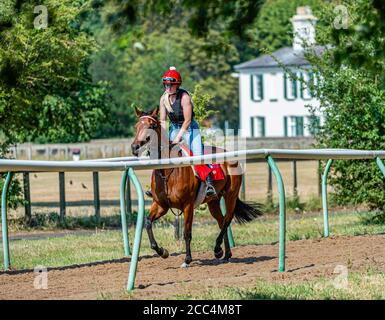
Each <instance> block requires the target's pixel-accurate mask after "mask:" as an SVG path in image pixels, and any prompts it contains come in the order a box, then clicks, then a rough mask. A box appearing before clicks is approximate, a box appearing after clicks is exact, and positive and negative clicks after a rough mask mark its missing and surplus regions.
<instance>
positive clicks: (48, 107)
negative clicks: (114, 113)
mask: <svg viewBox="0 0 385 320" xmlns="http://www.w3.org/2000/svg"><path fill="white" fill-rule="evenodd" d="M41 4H44V5H46V7H47V9H48V18H49V19H48V27H47V28H43V29H39V28H36V26H34V21H35V19H36V15H35V14H34V8H35V1H24V2H19V1H13V6H12V5H11V2H10V1H7V2H5V3H4V9H5V10H11V11H12V10H14V14H13V15H10V16H8V18H7V19H5V20H4V18H3V19H2V20H1V23H2V24H1V28H0V30H1V31H0V132H1V135H2V136H4V137H5V139H6V141H5V142H4V143H5V144H8V145H9V144H10V143H14V142H16V141H17V142H23V141H25V140H35V139H39V140H40V141H46V142H51V141H55V142H57V141H61V142H70V141H72V142H76V141H82V140H87V139H89V138H90V137H91V136H92V133H93V131H94V130H95V128H96V126H97V124H98V122H100V121H103V120H104V119H105V113H106V108H105V106H106V105H107V103H106V102H107V99H108V96H107V90H108V87H107V85H106V84H105V83H93V81H92V79H91V77H90V75H89V74H88V71H87V67H88V65H89V57H90V54H91V53H92V52H93V51H94V50H95V49H96V46H95V43H94V41H93V40H92V39H91V38H89V37H88V36H87V35H86V34H85V33H84V32H81V31H80V30H79V27H78V15H79V13H80V12H81V11H82V10H86V9H87V1H85V0H77V1H70V0H65V1H58V0H46V1H41ZM0 6H3V4H1V5H0ZM2 9H3V8H0V11H1V12H3V10H2ZM16 9H17V10H16Z"/></svg>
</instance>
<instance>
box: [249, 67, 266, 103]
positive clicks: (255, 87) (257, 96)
mask: <svg viewBox="0 0 385 320" xmlns="http://www.w3.org/2000/svg"><path fill="white" fill-rule="evenodd" d="M250 95H251V100H252V101H255V102H259V101H262V100H263V75H262V74H252V75H251V76H250Z"/></svg>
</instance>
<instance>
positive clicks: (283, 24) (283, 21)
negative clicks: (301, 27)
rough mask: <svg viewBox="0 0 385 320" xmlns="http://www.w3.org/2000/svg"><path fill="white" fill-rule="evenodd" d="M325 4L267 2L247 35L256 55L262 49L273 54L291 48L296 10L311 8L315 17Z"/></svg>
mask: <svg viewBox="0 0 385 320" xmlns="http://www.w3.org/2000/svg"><path fill="white" fill-rule="evenodd" d="M323 2H324V1H322V0H291V1H287V0H267V1H265V2H264V4H263V5H262V7H261V10H260V12H259V15H258V17H257V18H256V19H255V22H254V23H253V24H252V25H251V26H250V27H249V28H248V29H247V35H248V36H249V37H250V39H251V41H250V47H251V48H252V49H253V50H254V52H256V53H259V52H261V50H262V49H263V50H266V51H269V52H273V51H275V50H277V49H280V48H282V47H291V46H292V42H293V25H292V23H291V21H290V19H291V18H292V17H293V16H294V15H295V14H296V8H297V7H299V6H306V5H307V6H310V7H311V9H312V11H313V15H315V16H317V12H318V11H319V9H320V7H321V4H322V3H323ZM316 35H317V32H316ZM250 58H251V57H250Z"/></svg>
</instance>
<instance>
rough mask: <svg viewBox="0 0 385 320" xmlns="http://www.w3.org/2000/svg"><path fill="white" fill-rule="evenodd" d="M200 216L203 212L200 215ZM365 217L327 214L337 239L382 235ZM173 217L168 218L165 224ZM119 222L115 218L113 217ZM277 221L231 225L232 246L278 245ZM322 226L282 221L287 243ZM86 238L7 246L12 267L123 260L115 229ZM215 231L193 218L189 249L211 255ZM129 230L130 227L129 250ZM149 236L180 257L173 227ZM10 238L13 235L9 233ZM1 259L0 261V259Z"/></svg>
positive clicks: (160, 227)
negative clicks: (285, 223) (363, 221)
mask: <svg viewBox="0 0 385 320" xmlns="http://www.w3.org/2000/svg"><path fill="white" fill-rule="evenodd" d="M203 215H204V214H203V213H202V216H203ZM366 215H368V213H344V212H341V213H333V214H331V215H330V232H331V235H332V236H336V235H360V234H378V233H382V232H383V226H382V225H379V224H371V225H365V224H363V223H362V222H361V219H362V217H363V216H366ZM172 218H173V216H171V215H170V219H172ZM117 219H118V218H117ZM278 227H279V225H278V217H277V216H276V215H266V216H264V217H262V218H260V219H259V220H257V221H254V222H252V223H250V224H246V225H239V224H233V225H232V229H233V234H234V240H235V243H236V245H237V246H240V245H248V244H266V243H273V242H277V241H278ZM322 228H323V221H322V217H321V215H320V214H316V215H314V214H311V215H309V214H291V215H289V216H288V219H287V239H288V240H291V241H295V240H300V239H314V238H319V237H321V236H322V232H323V229H322ZM94 230H95V232H94V233H92V234H88V235H76V234H71V235H66V236H64V237H58V238H46V239H39V240H15V241H12V240H11V241H10V252H11V262H12V267H13V268H15V269H33V268H34V267H35V266H37V265H44V266H47V267H58V266H65V265H72V264H82V263H90V262H95V261H102V260H111V259H120V258H122V257H123V245H122V242H123V241H122V235H121V232H120V230H119V229H116V230H105V229H104V230H103V229H102V230H100V229H94ZM218 231H219V229H218V227H217V225H216V223H215V222H214V220H213V219H211V220H207V219H203V217H202V218H201V220H199V219H197V220H196V223H195V224H194V227H193V239H192V243H191V245H192V250H193V252H194V251H206V250H212V249H213V245H214V243H215V238H216V237H217V235H218ZM134 232H135V230H134V226H131V227H130V228H129V235H130V241H131V245H132V241H133V236H134ZM154 234H155V237H156V239H157V241H158V243H159V244H160V245H161V246H164V247H165V248H167V249H168V250H169V252H170V253H172V252H184V241H183V237H182V238H181V239H180V240H175V239H174V228H173V226H172V225H171V224H170V223H159V224H157V225H155V226H154ZM11 235H12V233H11ZM147 254H151V255H153V254H154V252H153V251H152V249H151V248H150V245H149V242H148V238H147V235H146V233H145V231H144V232H143V241H142V246H141V255H147ZM1 258H2V257H1Z"/></svg>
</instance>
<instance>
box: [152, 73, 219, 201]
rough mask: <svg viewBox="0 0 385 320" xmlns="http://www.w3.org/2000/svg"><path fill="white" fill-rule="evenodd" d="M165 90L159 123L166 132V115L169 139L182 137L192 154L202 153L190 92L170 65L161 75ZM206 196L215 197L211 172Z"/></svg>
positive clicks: (207, 181)
mask: <svg viewBox="0 0 385 320" xmlns="http://www.w3.org/2000/svg"><path fill="white" fill-rule="evenodd" d="M162 82H163V86H164V89H165V92H164V93H163V95H162V96H161V98H160V103H159V106H160V111H159V113H160V123H161V126H162V128H163V130H164V132H166V116H168V118H169V120H170V122H171V123H170V129H169V139H170V141H172V143H173V144H174V143H175V144H176V143H179V142H181V140H182V138H183V139H184V140H185V141H186V142H187V144H188V147H189V148H190V150H191V151H192V153H193V155H194V156H200V155H202V154H203V144H202V136H201V134H200V130H199V125H198V123H197V122H196V121H195V119H194V110H193V103H192V100H191V97H190V94H189V93H188V92H187V91H186V90H185V89H183V88H181V87H180V85H181V84H182V77H181V75H180V73H179V72H178V71H177V70H176V68H175V67H170V70H169V71H167V72H166V73H165V74H164V75H163V77H162ZM206 186H207V187H206V196H207V197H210V198H211V197H216V196H217V194H216V191H215V188H214V187H213V179H212V173H210V174H209V175H208V176H207V179H206Z"/></svg>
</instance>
